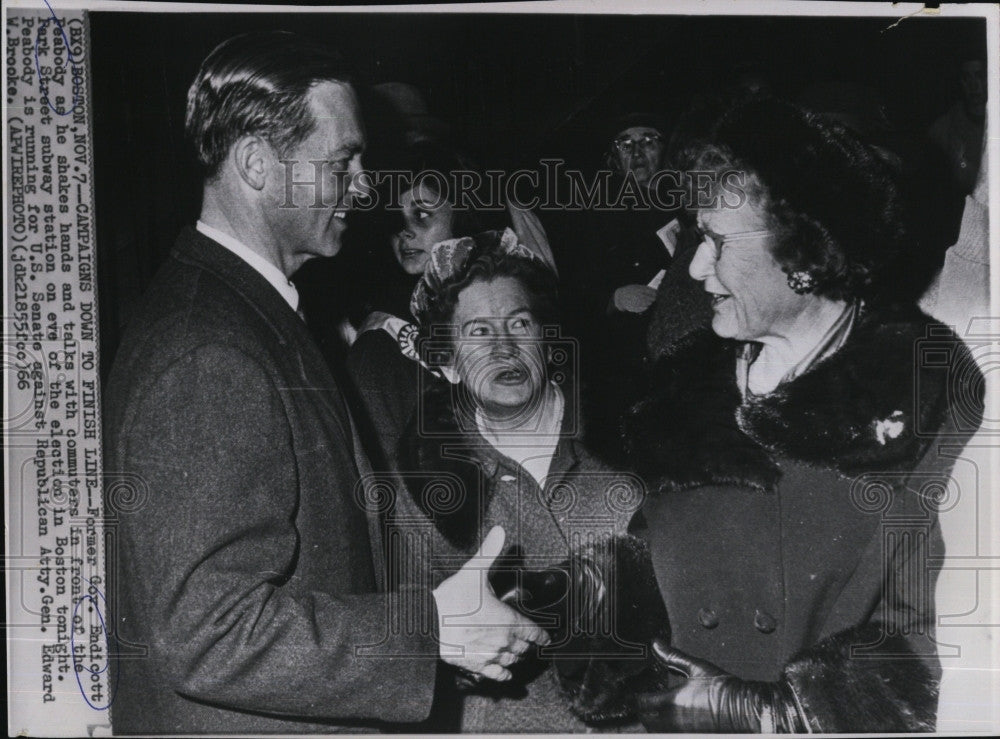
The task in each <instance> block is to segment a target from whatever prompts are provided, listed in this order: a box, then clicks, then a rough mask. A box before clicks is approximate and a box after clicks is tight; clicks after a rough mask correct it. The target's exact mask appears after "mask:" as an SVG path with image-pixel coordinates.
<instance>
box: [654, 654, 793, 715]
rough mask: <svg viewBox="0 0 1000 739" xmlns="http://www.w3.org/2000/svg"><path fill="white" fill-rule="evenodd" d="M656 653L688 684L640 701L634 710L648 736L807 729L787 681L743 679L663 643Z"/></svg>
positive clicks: (658, 657) (659, 658)
mask: <svg viewBox="0 0 1000 739" xmlns="http://www.w3.org/2000/svg"><path fill="white" fill-rule="evenodd" d="M653 653H654V654H655V655H656V658H657V660H659V662H660V663H661V664H662V665H663V666H665V667H666V668H668V669H670V670H673V671H675V672H679V673H680V674H681V675H683V676H684V677H685V678H686V679H685V680H684V681H683V682H682V683H681V684H680V685H678V686H677V687H675V688H672V689H671V690H667V691H664V692H662V693H646V694H641V695H637V696H636V698H635V702H636V710H637V713H638V715H639V719H640V720H641V721H642V724H643V726H645V727H646V730H647V731H651V732H675V731H681V732H692V733H696V732H697V733H706V732H725V733H734V732H742V733H758V732H764V733H768V734H773V733H796V732H802V731H805V730H806V724H805V721H804V720H803V717H802V716H801V715H800V714H799V711H798V709H797V707H796V704H795V698H794V696H793V695H792V689H791V687H790V686H789V685H788V683H786V682H785V681H783V680H779V681H777V682H760V681H754V680H743V679H741V678H738V677H736V676H735V675H730V674H729V673H728V672H725V671H724V670H722V669H720V668H719V667H716V666H715V665H713V664H712V663H711V662H706V661H705V660H701V659H697V658H695V657H691V656H689V655H687V654H684V652H681V651H679V650H677V649H672V648H670V647H669V646H667V645H666V643H664V642H663V641H662V640H660V639H656V640H654V642H653Z"/></svg>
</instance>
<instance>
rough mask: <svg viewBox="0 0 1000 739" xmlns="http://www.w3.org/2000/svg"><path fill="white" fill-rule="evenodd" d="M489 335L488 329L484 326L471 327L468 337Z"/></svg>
mask: <svg viewBox="0 0 1000 739" xmlns="http://www.w3.org/2000/svg"><path fill="white" fill-rule="evenodd" d="M488 334H489V329H487V328H486V326H473V327H472V330H471V331H469V336H487V335H488Z"/></svg>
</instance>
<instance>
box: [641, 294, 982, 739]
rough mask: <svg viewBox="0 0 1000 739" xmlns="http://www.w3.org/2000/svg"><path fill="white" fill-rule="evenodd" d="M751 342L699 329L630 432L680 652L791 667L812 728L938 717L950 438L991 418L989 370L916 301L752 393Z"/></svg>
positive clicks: (733, 667)
mask: <svg viewBox="0 0 1000 739" xmlns="http://www.w3.org/2000/svg"><path fill="white" fill-rule="evenodd" d="M736 349H737V346H736V345H735V344H734V343H733V342H729V341H725V340H721V339H719V338H717V337H716V336H715V335H714V334H712V333H710V332H707V331H706V332H696V333H693V334H691V335H689V336H688V337H687V338H686V339H685V340H684V341H683V342H681V343H680V348H679V350H678V351H677V352H676V353H674V354H673V355H671V356H668V357H665V358H663V359H661V360H660V361H659V363H658V364H657V365H656V368H655V378H654V384H653V386H654V387H655V388H656V391H655V394H653V395H652V396H651V397H649V398H648V399H646V400H645V401H643V402H642V403H640V404H639V405H638V406H636V407H635V408H634V409H633V411H632V413H631V414H630V415H629V417H628V418H627V419H626V423H625V427H624V429H625V430H624V437H625V446H626V448H627V449H628V453H629V459H630V460H631V463H632V465H633V466H634V469H636V470H637V471H638V472H639V473H640V475H641V476H642V477H643V478H644V479H645V480H646V482H647V484H648V486H649V489H650V493H651V495H650V498H649V500H648V501H647V504H646V506H645V508H644V518H645V520H646V522H647V527H648V528H647V531H646V532H645V535H646V537H647V539H648V540H649V542H650V547H651V551H652V556H653V563H654V568H655V569H656V573H657V579H658V581H659V584H660V588H661V592H662V593H663V595H664V600H665V601H666V605H667V610H668V612H669V613H670V618H671V627H672V632H673V640H674V646H676V647H677V648H678V649H681V650H683V651H686V652H689V653H691V654H693V655H695V656H697V657H702V658H704V659H709V660H710V661H712V662H715V663H716V664H718V665H719V666H720V667H722V668H723V669H726V670H728V671H729V672H732V673H733V674H736V675H737V676H739V677H743V678H746V679H759V680H775V679H779V678H782V677H784V678H785V679H787V680H788V681H789V683H790V684H791V686H792V688H793V691H794V692H795V695H796V698H797V700H798V701H799V704H800V706H801V708H802V710H803V712H804V713H805V715H806V716H807V717H808V720H809V722H810V726H811V728H812V729H813V730H816V731H827V732H837V731H858V732H867V731H926V730H932V729H933V727H934V724H935V713H936V705H937V679H938V677H939V674H940V666H939V663H938V660H937V654H936V646H935V644H934V641H933V626H934V604H933V593H934V582H935V580H936V576H937V565H935V564H934V563H935V562H936V561H939V560H938V558H939V557H940V556H941V555H942V554H943V542H942V540H941V535H940V528H939V526H938V522H937V509H936V505H937V503H938V501H939V499H940V496H941V495H942V493H943V492H945V491H947V489H948V480H949V476H950V470H951V463H952V461H951V459H950V458H948V457H947V456H946V455H944V454H939V453H938V448H939V446H940V445H942V444H947V445H950V446H951V445H954V446H958V447H959V448H961V445H962V444H964V442H965V441H966V440H967V439H968V438H969V437H970V436H971V434H972V433H973V432H974V431H975V430H976V428H977V427H978V425H979V422H980V420H981V418H982V411H983V406H982V399H983V378H982V375H981V374H980V372H979V370H978V369H977V368H976V365H975V363H974V362H973V361H972V359H971V357H970V355H969V352H968V350H967V348H966V347H965V346H964V344H962V343H961V341H959V340H958V339H956V338H955V336H954V335H953V334H952V333H951V331H950V330H948V329H947V328H945V327H944V326H941V325H939V324H936V323H935V322H933V320H932V319H930V318H929V317H927V316H926V315H924V314H923V313H921V312H919V311H918V310H917V309H915V308H893V309H880V310H868V311H865V312H864V313H863V314H862V317H861V319H860V321H859V323H858V325H856V326H855V328H854V330H853V331H852V334H851V335H850V336H849V338H848V340H847V343H846V344H845V345H844V346H843V347H842V348H841V349H840V350H839V351H838V352H837V353H836V354H834V355H833V356H831V357H829V358H827V359H826V360H825V361H823V362H821V363H820V364H818V365H817V366H815V367H813V368H812V369H811V370H810V371H808V372H807V373H806V374H804V375H802V376H800V377H798V378H796V379H794V380H792V381H790V382H788V383H786V384H784V385H781V386H780V387H779V388H778V389H777V390H775V391H774V392H772V393H770V394H767V395H764V396H758V397H753V398H751V399H748V400H747V401H744V400H743V399H742V398H741V395H740V393H739V390H738V388H737V385H736V381H735V358H736ZM945 494H946V493H945Z"/></svg>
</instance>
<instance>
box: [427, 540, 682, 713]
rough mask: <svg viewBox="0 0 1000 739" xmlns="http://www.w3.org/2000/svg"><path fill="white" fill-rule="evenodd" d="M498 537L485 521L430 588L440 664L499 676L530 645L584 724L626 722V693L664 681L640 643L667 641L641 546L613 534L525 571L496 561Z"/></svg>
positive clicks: (505, 675)
mask: <svg viewBox="0 0 1000 739" xmlns="http://www.w3.org/2000/svg"><path fill="white" fill-rule="evenodd" d="M503 541H504V532H503V529H501V528H500V527H495V528H494V529H493V530H492V531H490V533H489V534H488V535H487V536H486V538H485V539H484V541H483V544H482V546H481V547H480V550H479V552H478V553H477V555H476V556H475V557H473V558H472V559H471V560H470V561H469V562H468V563H467V564H466V565H465V566H464V567H463V568H462V569H461V570H460V571H459V572H458V573H456V574H455V575H453V576H452V577H451V578H449V579H448V580H445V581H444V582H443V583H442V584H441V585H440V586H439V587H438V588H437V590H435V591H434V597H435V599H436V601H437V604H438V614H439V626H440V635H441V657H442V659H443V660H444V661H445V662H448V663H449V664H452V665H455V666H457V667H459V668H462V669H463V670H465V671H466V672H467V673H471V674H472V675H473V676H474V679H481V678H484V677H485V678H491V679H494V680H509V679H510V678H511V673H510V670H509V669H508V668H509V667H510V666H511V665H513V664H514V663H515V662H517V661H518V660H520V659H521V658H523V657H524V656H525V655H526V654H528V652H529V651H530V650H531V648H532V645H534V646H535V647H536V648H537V654H538V656H540V657H543V658H551V660H552V662H553V664H554V665H555V668H556V671H557V676H558V678H559V682H560V684H561V686H562V688H563V691H564V692H565V693H566V696H567V699H568V700H569V703H570V706H571V708H572V709H573V711H574V712H575V713H576V714H577V715H578V716H579V717H580V718H581V719H583V720H584V721H587V722H589V723H607V722H611V721H617V720H621V719H625V718H629V717H631V716H633V715H634V713H635V707H634V701H633V696H634V695H636V694H638V693H650V692H654V693H655V692H659V691H662V690H664V689H665V688H666V687H667V677H666V673H667V670H666V669H665V668H664V667H663V666H662V665H661V663H660V661H659V660H657V659H656V657H655V656H654V654H653V652H652V650H651V648H650V645H651V644H652V642H653V640H654V639H659V640H660V641H661V643H663V642H665V641H667V640H669V627H668V621H667V613H666V608H665V607H664V605H663V601H662V599H661V598H660V593H659V590H658V588H657V586H656V580H655V576H654V575H653V570H652V565H651V563H650V560H649V554H648V551H647V550H646V547H645V545H644V544H643V542H641V541H640V540H638V539H635V538H633V537H620V538H617V539H614V540H609V541H608V542H605V545H606V546H598V547H595V548H594V549H589V550H587V551H585V552H577V553H574V554H573V556H572V557H570V558H568V559H567V560H566V561H565V562H563V563H561V564H559V565H557V566H555V567H550V568H547V569H544V570H531V569H528V567H527V566H526V563H525V562H524V561H523V559H521V558H520V557H517V556H511V555H507V556H505V557H499V554H500V552H501V550H502V549H503ZM487 573H488V576H487Z"/></svg>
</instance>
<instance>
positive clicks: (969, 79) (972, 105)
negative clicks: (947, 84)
mask: <svg viewBox="0 0 1000 739" xmlns="http://www.w3.org/2000/svg"><path fill="white" fill-rule="evenodd" d="M959 84H960V86H961V89H962V103H963V104H964V105H965V112H966V114H968V116H969V117H970V118H973V119H975V120H982V119H983V118H984V117H985V116H986V66H985V65H984V64H983V63H982V62H981V61H979V60H970V61H966V62H962V66H961V69H960V71H959Z"/></svg>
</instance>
